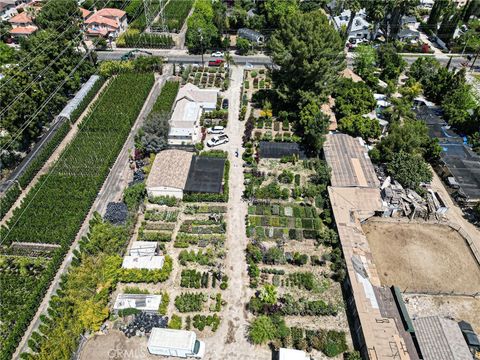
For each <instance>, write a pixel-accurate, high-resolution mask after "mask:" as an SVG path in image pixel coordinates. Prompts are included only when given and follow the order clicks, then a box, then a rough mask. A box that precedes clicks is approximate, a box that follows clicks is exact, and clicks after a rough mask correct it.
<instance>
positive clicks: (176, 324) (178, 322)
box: [168, 314, 182, 330]
mask: <svg viewBox="0 0 480 360" xmlns="http://www.w3.org/2000/svg"><path fill="white" fill-rule="evenodd" d="M168 328H169V329H177V330H180V329H181V328H182V318H181V316H178V315H176V314H173V315H172V318H171V319H170V321H169V322H168Z"/></svg>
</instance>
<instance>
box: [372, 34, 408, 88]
mask: <svg viewBox="0 0 480 360" xmlns="http://www.w3.org/2000/svg"><path fill="white" fill-rule="evenodd" d="M377 56H378V66H379V67H380V68H381V69H382V71H381V72H380V79H382V80H384V81H394V82H395V83H396V82H397V80H398V78H399V76H400V74H401V73H402V71H403V70H405V68H406V66H407V63H406V62H405V60H403V58H402V57H401V56H400V55H399V54H398V52H397V50H396V48H395V46H394V45H393V44H391V43H389V44H384V45H381V46H379V47H378V49H377Z"/></svg>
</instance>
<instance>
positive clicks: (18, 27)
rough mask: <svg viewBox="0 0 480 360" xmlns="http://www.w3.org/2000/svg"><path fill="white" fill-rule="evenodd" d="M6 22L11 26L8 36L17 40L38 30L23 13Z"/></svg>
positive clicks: (31, 20) (30, 18)
mask: <svg viewBox="0 0 480 360" xmlns="http://www.w3.org/2000/svg"><path fill="white" fill-rule="evenodd" d="M8 22H9V23H10V24H11V25H12V30H10V35H12V36H13V37H14V38H17V39H18V38H21V37H27V36H29V35H31V34H33V33H34V32H35V31H37V30H38V28H37V27H36V26H35V24H34V22H33V19H32V17H31V16H30V15H28V14H27V13H26V12H25V11H24V12H22V13H20V14H18V15H15V16H14V17H12V18H10V19H9V20H8Z"/></svg>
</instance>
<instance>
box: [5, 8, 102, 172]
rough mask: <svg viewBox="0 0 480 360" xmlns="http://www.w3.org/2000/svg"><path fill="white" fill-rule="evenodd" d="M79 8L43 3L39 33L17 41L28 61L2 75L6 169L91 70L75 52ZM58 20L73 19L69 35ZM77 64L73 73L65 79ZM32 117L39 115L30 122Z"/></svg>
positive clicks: (38, 21) (59, 109)
mask: <svg viewBox="0 0 480 360" xmlns="http://www.w3.org/2000/svg"><path fill="white" fill-rule="evenodd" d="M77 8H78V5H77V3H76V2H75V0H50V1H49V2H48V3H47V4H45V6H44V7H43V10H42V12H41V15H39V16H38V17H37V19H36V20H35V21H36V22H37V24H38V25H39V27H40V30H39V31H37V32H36V33H35V34H33V35H32V36H30V37H29V38H28V39H26V40H25V41H22V43H21V49H20V52H19V55H18V57H19V58H20V59H29V60H26V61H20V63H19V64H17V65H16V66H12V67H10V68H8V69H5V70H4V71H3V75H4V77H3V78H2V79H0V98H1V99H2V104H4V107H3V108H2V111H4V112H5V113H4V114H2V116H1V119H0V127H1V128H2V129H4V130H6V132H7V135H6V136H4V137H2V138H1V139H0V145H1V146H2V148H3V147H5V146H7V144H8V146H9V147H8V151H4V152H2V154H1V161H2V163H3V164H4V165H7V166H14V165H15V163H16V160H17V159H16V156H15V152H16V151H28V150H29V148H30V147H31V145H32V143H33V142H35V141H36V140H37V139H38V137H39V136H40V135H41V134H42V132H43V130H44V126H45V125H47V124H49V123H50V122H51V121H52V120H53V118H54V116H55V115H56V114H58V113H59V112H60V111H61V109H62V108H63V107H64V106H65V104H66V102H67V100H68V99H69V98H70V97H71V96H73V94H75V92H76V91H77V90H78V89H79V88H80V84H81V83H82V82H84V81H85V80H87V79H88V77H89V76H90V75H91V74H92V73H93V71H94V68H93V66H92V64H90V63H89V61H88V59H86V58H85V56H84V54H83V53H81V52H80V51H79V50H78V49H79V47H80V41H81V36H76V34H77V35H78V34H80V22H79V21H78V19H79V15H78V13H76V10H77ZM70 14H73V15H72V16H70ZM60 18H61V19H62V23H64V22H65V19H71V24H69V25H68V26H69V30H68V31H67V32H64V31H63V30H64V28H62V27H61V26H60V25H59V23H58V21H59V19H60ZM59 28H60V29H59ZM77 65H78V68H77V69H76V71H75V72H73V74H72V75H71V76H69V74H70V73H71V72H72V71H73V69H74V68H75V67H76V66H77ZM64 82H65V83H64ZM63 83H64V84H63ZM62 84H63V85H62ZM57 88H58V91H57ZM50 97H51V98H50ZM49 98H50V99H49ZM47 99H49V100H48V102H47ZM42 104H44V106H43V107H42ZM37 113H38V114H37ZM34 114H37V115H36V116H35V117H34V118H32V117H33V116H34ZM21 129H24V131H21ZM11 141H12V142H11Z"/></svg>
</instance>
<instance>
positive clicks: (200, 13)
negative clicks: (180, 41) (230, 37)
mask: <svg viewBox="0 0 480 360" xmlns="http://www.w3.org/2000/svg"><path fill="white" fill-rule="evenodd" d="M214 19H215V13H214V10H213V6H212V2H211V1H209V0H197V1H196V2H195V8H194V10H193V14H192V15H191V16H190V17H189V18H188V20H187V25H188V29H187V34H186V39H185V43H186V45H187V47H188V50H189V51H190V52H192V53H194V54H199V53H201V52H202V51H203V52H205V51H206V50H207V49H212V48H214V47H216V46H217V45H218V44H219V43H220V34H219V32H218V29H217V27H216V26H215V23H214Z"/></svg>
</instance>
